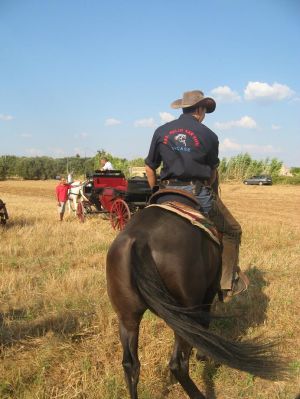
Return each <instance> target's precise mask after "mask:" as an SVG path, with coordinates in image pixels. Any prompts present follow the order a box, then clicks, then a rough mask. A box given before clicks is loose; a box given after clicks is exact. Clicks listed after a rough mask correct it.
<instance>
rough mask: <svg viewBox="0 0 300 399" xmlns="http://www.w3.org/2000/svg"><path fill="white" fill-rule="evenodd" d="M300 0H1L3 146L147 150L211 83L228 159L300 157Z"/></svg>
mask: <svg viewBox="0 0 300 399" xmlns="http://www.w3.org/2000/svg"><path fill="white" fill-rule="evenodd" d="M299 20H300V2H299V1H298V0H272V1H271V0H261V1H259V2H258V1H257V2H249V1H246V0H245V1H244V0H240V1H239V0H222V1H221V0H210V1H209V2H206V1H202V0H187V1H185V2H183V1H179V0H161V1H158V0H152V1H149V2H146V1H133V0H132V1H130V0H128V1H127V2H125V1H121V0H112V1H109V2H106V1H101V0H97V1H96V0H95V1H94V0H89V1H83V0H82V1H80V0H43V1H40V0H0V48H1V51H0V155H4V154H15V155H28V156H31V155H50V156H54V157H60V156H66V155H75V154H76V153H80V154H81V155H82V156H91V155H94V154H95V152H96V150H97V149H105V150H107V151H108V152H110V153H112V154H113V155H115V156H120V157H125V158H129V159H132V158H136V157H145V156H146V155H147V151H148V148H149V145H150V141H151V137H152V135H153V132H154V130H155V128H156V127H157V126H158V125H160V124H162V123H165V122H166V121H168V120H170V119H172V118H175V117H178V116H179V114H180V112H179V111H175V110H172V109H171V108H170V103H171V102H172V101H174V100H176V99H178V98H180V97H181V96H182V93H183V92H184V91H187V90H193V89H201V90H203V91H204V92H205V94H206V95H209V96H212V97H214V98H215V99H216V101H217V108H216V111H215V112H214V113H213V114H211V115H207V117H206V119H205V121H204V123H205V124H206V125H207V126H208V127H210V128H211V129H212V130H214V131H215V133H216V134H217V135H218V136H219V141H220V156H221V157H224V156H225V157H230V156H233V155H236V154H238V153H241V152H248V153H250V154H251V156H252V157H253V158H256V159H260V158H266V157H277V158H279V159H281V160H283V161H284V162H285V164H286V165H288V166H300V151H299V148H300V127H299V126H300V74H299V70H300V62H299V61H300V52H299V38H300V23H299Z"/></svg>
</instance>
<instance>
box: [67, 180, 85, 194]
mask: <svg viewBox="0 0 300 399" xmlns="http://www.w3.org/2000/svg"><path fill="white" fill-rule="evenodd" d="M82 187H83V184H82V183H81V182H80V181H74V182H73V183H72V184H71V188H70V192H71V193H74V194H79V192H80V191H81V190H82Z"/></svg>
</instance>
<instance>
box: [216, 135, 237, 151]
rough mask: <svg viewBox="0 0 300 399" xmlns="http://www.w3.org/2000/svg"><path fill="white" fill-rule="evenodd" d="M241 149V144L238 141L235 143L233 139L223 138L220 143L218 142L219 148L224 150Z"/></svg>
mask: <svg viewBox="0 0 300 399" xmlns="http://www.w3.org/2000/svg"><path fill="white" fill-rule="evenodd" d="M241 149H242V146H241V145H240V144H238V143H236V142H235V141H233V140H230V139H228V138H226V139H224V140H223V142H222V143H220V150H223V151H226V150H236V151H240V150H241Z"/></svg>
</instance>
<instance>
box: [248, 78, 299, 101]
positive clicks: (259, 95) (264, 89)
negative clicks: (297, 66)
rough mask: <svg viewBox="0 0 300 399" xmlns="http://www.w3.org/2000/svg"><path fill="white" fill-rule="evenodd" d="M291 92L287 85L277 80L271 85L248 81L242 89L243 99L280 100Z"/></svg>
mask: <svg viewBox="0 0 300 399" xmlns="http://www.w3.org/2000/svg"><path fill="white" fill-rule="evenodd" d="M293 94H294V91H293V90H292V89H291V88H290V87H289V86H287V85H283V84H280V83H277V82H275V83H273V84H272V85H269V84H268V83H263V82H249V83H248V85H247V87H246V89H245V91H244V95H245V99H246V100H250V101H251V100H258V101H259V100H260V101H266V100H267V101H280V100H284V99H285V98H289V97H291V96H292V95H293Z"/></svg>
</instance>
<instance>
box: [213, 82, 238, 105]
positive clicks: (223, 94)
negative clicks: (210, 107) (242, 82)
mask: <svg viewBox="0 0 300 399" xmlns="http://www.w3.org/2000/svg"><path fill="white" fill-rule="evenodd" d="M211 94H212V96H213V97H214V99H215V100H216V101H217V102H223V103H233V102H236V101H241V97H240V96H239V93H238V92H237V91H233V90H231V88H230V87H229V86H219V87H216V88H215V89H212V91H211Z"/></svg>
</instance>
